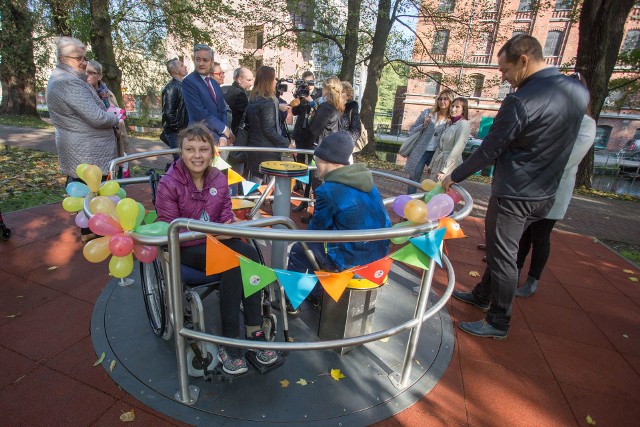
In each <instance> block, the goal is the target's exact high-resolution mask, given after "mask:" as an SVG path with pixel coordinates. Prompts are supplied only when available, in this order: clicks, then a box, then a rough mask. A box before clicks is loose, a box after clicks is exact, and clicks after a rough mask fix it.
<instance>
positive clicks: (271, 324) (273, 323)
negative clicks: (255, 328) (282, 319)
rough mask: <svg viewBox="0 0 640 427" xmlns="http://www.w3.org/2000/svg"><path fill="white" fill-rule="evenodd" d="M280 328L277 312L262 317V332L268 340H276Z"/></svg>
mask: <svg viewBox="0 0 640 427" xmlns="http://www.w3.org/2000/svg"><path fill="white" fill-rule="evenodd" d="M277 330H278V319H277V318H276V315H275V314H269V315H268V316H265V317H263V318H262V332H263V333H264V336H265V337H266V338H267V341H275V339H276V333H277Z"/></svg>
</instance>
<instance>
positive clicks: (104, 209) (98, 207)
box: [89, 196, 118, 220]
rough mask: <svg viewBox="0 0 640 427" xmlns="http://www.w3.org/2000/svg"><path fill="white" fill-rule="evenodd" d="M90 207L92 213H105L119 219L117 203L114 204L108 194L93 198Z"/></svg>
mask: <svg viewBox="0 0 640 427" xmlns="http://www.w3.org/2000/svg"><path fill="white" fill-rule="evenodd" d="M89 209H91V213H92V214H94V215H95V214H97V213H103V214H107V215H110V216H112V217H113V218H114V219H115V220H118V215H117V214H116V205H114V204H113V202H112V201H111V200H109V198H108V197H106V196H97V197H94V198H93V199H91V201H90V202H89Z"/></svg>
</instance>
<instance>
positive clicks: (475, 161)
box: [47, 34, 595, 374]
mask: <svg viewBox="0 0 640 427" xmlns="http://www.w3.org/2000/svg"><path fill="white" fill-rule="evenodd" d="M57 53H58V63H57V65H56V68H55V69H54V71H53V72H52V74H51V78H50V80H49V84H48V87H47V98H48V103H49V111H50V114H51V118H52V122H53V124H54V125H55V127H56V144H57V147H58V152H59V155H60V167H61V171H62V172H63V173H64V174H65V175H67V176H68V179H69V180H77V179H78V177H77V175H76V166H77V165H78V164H80V163H91V164H95V165H98V166H99V167H100V168H101V169H102V171H103V174H104V175H105V178H106V173H107V165H108V163H109V161H110V160H111V159H113V158H115V157H116V156H119V155H122V154H123V153H124V152H126V150H127V143H126V131H125V128H124V126H123V122H122V116H121V115H120V114H118V113H116V114H114V113H113V112H111V111H108V110H109V107H111V106H115V107H117V104H116V102H115V99H114V97H113V94H112V93H111V92H110V91H109V89H108V88H107V87H106V86H105V85H104V83H103V82H102V81H101V77H102V67H101V66H100V64H99V63H97V62H96V61H87V58H86V47H85V46H84V45H83V44H82V43H81V42H79V41H78V40H76V39H73V38H70V37H61V38H60V39H59V40H58V46H57ZM193 59H194V64H195V69H194V70H193V71H192V72H191V73H188V72H187V68H186V67H185V65H184V64H183V63H182V62H181V61H180V60H178V59H172V60H169V61H168V62H167V72H168V73H169V75H170V76H171V80H170V81H169V82H168V83H167V85H166V86H165V87H164V89H163V90H162V126H163V132H162V136H161V139H162V140H163V141H164V142H165V143H166V144H167V145H168V146H169V147H171V148H175V149H178V150H179V153H176V154H175V155H174V161H173V162H172V163H170V164H169V165H167V171H166V174H165V175H164V176H163V178H162V179H161V180H160V183H159V186H158V193H157V206H156V207H157V211H158V217H159V219H160V220H164V221H171V220H173V219H175V218H178V217H185V218H193V219H199V220H205V221H213V222H219V223H228V222H233V221H236V220H237V219H236V218H234V215H233V212H232V211H231V199H230V189H229V187H228V185H227V180H226V177H225V175H224V174H223V173H222V172H220V171H219V170H218V169H216V168H215V167H213V166H212V165H211V161H212V159H213V156H214V153H215V152H216V146H229V145H234V142H236V134H240V128H242V130H243V131H246V134H247V135H248V136H247V138H245V139H244V141H243V142H242V143H243V144H246V145H247V146H252V147H261V148H287V147H297V148H300V149H310V150H314V156H308V155H303V154H301V155H298V156H297V158H296V160H297V161H298V162H302V163H309V164H310V163H311V162H312V161H315V164H316V166H317V172H315V173H312V175H311V177H310V178H311V179H310V184H309V185H307V186H306V187H305V188H304V189H302V188H298V190H300V191H303V192H304V195H305V196H307V198H309V196H310V194H311V193H310V192H311V191H313V192H314V194H315V195H314V197H313V199H314V200H315V210H314V212H313V214H311V213H310V215H309V216H307V217H305V218H304V220H305V222H306V223H308V224H309V229H314V230H340V229H344V230H354V229H365V228H385V227H389V226H390V225H391V224H390V220H389V216H388V215H387V211H386V209H385V207H384V205H383V204H382V198H381V196H380V193H379V192H378V190H377V189H376V187H375V185H374V183H373V178H372V175H371V173H370V172H369V170H368V169H367V168H366V167H365V166H364V165H362V164H354V163H353V151H354V145H355V142H356V141H357V140H358V139H359V138H360V135H361V132H362V129H361V121H360V115H359V106H358V103H357V102H356V101H355V100H354V99H353V98H354V93H353V87H352V86H351V84H350V83H349V82H344V81H340V79H338V78H337V77H329V78H326V79H325V80H324V82H323V84H322V88H321V89H320V88H318V87H317V85H316V81H315V76H314V74H313V72H311V71H306V72H304V73H303V74H302V80H301V82H302V83H301V84H302V85H303V87H304V88H305V89H304V92H303V93H298V95H297V96H296V98H295V100H294V101H292V102H291V103H287V102H286V101H284V100H283V99H282V93H281V92H280V91H279V90H278V80H277V78H276V73H275V70H274V69H273V68H272V67H268V66H261V67H259V68H258V69H257V70H256V73H255V78H254V74H253V72H252V71H251V70H249V69H248V68H246V67H239V68H237V69H236V70H235V71H234V72H233V83H232V85H231V86H230V87H228V88H226V90H224V91H223V89H222V83H223V82H224V71H223V70H222V68H221V66H220V64H218V63H216V62H214V52H213V50H212V49H211V48H210V47H209V46H207V45H196V46H195V47H194V55H193ZM498 64H499V67H500V71H501V73H502V75H503V79H504V80H506V81H508V82H509V83H510V84H511V85H512V86H513V87H514V88H517V91H515V92H514V93H512V94H510V95H509V96H507V97H506V98H505V100H504V101H503V102H502V105H501V107H500V109H499V111H498V113H497V115H496V117H495V120H494V123H493V125H492V127H491V129H490V131H489V133H488V135H487V136H486V138H485V139H484V141H483V143H482V144H481V145H480V147H479V148H478V149H477V150H476V151H475V152H474V153H473V154H472V155H471V156H470V157H468V158H467V159H466V160H464V161H463V159H462V151H463V149H464V147H465V145H466V142H467V140H468V138H469V134H470V124H469V105H468V101H467V99H465V98H463V97H456V96H455V93H454V91H453V90H451V89H448V88H447V89H444V90H442V91H441V92H440V93H439V94H438V96H437V98H436V103H435V106H434V107H433V108H428V109H425V110H424V111H422V113H421V114H420V115H419V117H418V118H417V120H416V121H415V123H414V124H413V126H411V128H410V129H409V133H410V134H412V135H413V134H415V133H418V132H419V133H420V134H419V135H418V137H417V138H418V139H417V142H416V143H415V145H414V147H413V150H412V151H411V153H410V154H409V155H408V158H407V161H406V165H405V171H406V172H407V173H408V175H409V177H410V178H411V179H412V180H413V181H415V182H419V181H420V180H421V179H422V178H423V176H424V173H425V171H426V173H427V175H428V176H430V177H432V178H434V179H436V180H438V181H441V182H442V186H443V187H444V189H445V190H448V189H449V187H450V186H451V185H452V184H454V183H459V182H462V181H464V180H465V179H466V178H467V177H469V176H470V175H472V174H473V173H475V172H477V171H479V170H481V169H483V168H484V167H486V166H488V165H495V173H494V177H493V183H492V196H491V199H490V202H489V206H488V210H487V214H486V250H487V257H486V260H487V268H486V271H485V273H484V275H483V277H482V280H481V282H480V283H479V284H478V285H477V286H476V287H475V289H474V290H473V291H472V292H461V291H455V292H454V294H453V296H454V297H455V298H457V299H459V300H461V301H463V302H465V303H469V304H472V305H474V306H477V307H479V308H480V309H482V310H483V311H486V312H487V314H486V318H485V319H484V320H481V321H477V322H461V323H460V324H459V327H460V328H461V329H462V330H463V331H465V332H468V333H470V334H473V335H477V336H483V337H493V338H506V336H507V333H508V330H509V325H510V318H511V306H512V302H513V299H514V296H516V295H517V296H523V297H524V296H530V295H532V294H533V293H535V291H536V287H537V281H538V280H539V278H540V274H541V272H542V269H543V268H544V264H545V262H546V260H547V258H548V256H549V250H550V249H549V247H550V243H549V236H550V233H551V230H552V229H553V226H554V224H555V222H556V221H557V220H559V219H562V217H563V216H564V213H565V211H566V209H567V205H568V203H569V200H570V198H571V193H572V189H573V185H574V182H575V174H576V169H577V165H578V163H579V162H580V160H581V159H582V157H583V156H584V155H585V154H586V152H587V150H588V149H589V147H590V146H591V144H592V143H593V140H594V137H595V122H594V121H593V119H592V118H591V117H590V112H589V110H588V104H589V94H588V91H587V90H586V88H585V82H584V81H583V79H582V81H580V79H573V78H570V77H568V76H565V75H562V74H561V73H560V72H559V71H558V70H557V69H556V68H554V67H547V65H546V63H545V61H544V59H543V57H542V48H541V46H540V43H539V42H538V41H537V40H536V39H535V38H534V37H532V36H529V35H524V34H519V35H516V36H514V37H513V38H512V39H510V40H509V41H508V42H507V43H506V44H505V45H504V46H503V47H502V48H501V49H500V51H499V53H498ZM289 112H291V114H292V115H293V116H294V117H295V118H296V120H295V124H294V127H293V132H292V134H291V136H289V133H288V131H287V125H286V123H285V121H284V119H285V118H286V116H287V115H288V113H289ZM238 143H240V141H238ZM280 159H281V155H280V154H279V153H276V152H273V151H270V150H264V151H260V152H252V151H248V152H245V153H244V154H242V153H239V154H238V155H234V156H233V158H231V157H230V158H229V160H230V163H232V165H233V168H234V170H236V171H237V172H238V173H240V174H243V175H244V176H245V177H246V178H247V179H250V180H254V181H256V182H262V181H263V179H264V177H263V176H262V174H261V172H260V168H259V165H260V163H261V162H263V161H265V160H280ZM231 191H241V189H239V188H236V189H231ZM415 191H416V187H415V186H410V187H409V188H408V190H407V192H408V193H414V192H415ZM307 207H308V206H307V203H306V202H305V203H303V204H301V205H300V207H299V208H298V209H299V210H302V209H306V208H307ZM363 212H367V215H362V213H363ZM83 233H85V231H83ZM223 243H224V244H225V245H227V246H229V247H231V248H233V250H235V251H236V252H239V253H241V254H243V255H244V256H246V257H248V258H250V259H253V260H256V259H257V255H256V253H255V251H254V249H253V247H251V246H250V245H247V244H246V243H243V242H242V241H240V240H238V239H227V240H224V241H223ZM310 246H311V249H312V252H313V254H314V255H315V257H316V260H317V261H318V264H319V265H321V266H322V267H323V268H325V269H326V270H329V271H341V270H344V269H348V268H351V267H353V266H356V265H363V264H366V263H368V262H371V261H373V260H376V259H380V258H381V257H384V256H385V255H386V254H387V252H388V250H389V242H388V241H376V242H360V243H331V244H327V245H323V244H312V245H310ZM531 247H533V257H532V262H531V268H530V270H529V273H528V277H527V279H526V281H525V285H524V286H523V287H522V288H520V289H517V286H518V283H519V276H520V270H521V269H522V268H523V267H524V261H525V258H526V256H527V254H528V252H529V250H530V248H531ZM204 255H205V254H204V244H203V242H189V243H184V244H182V249H181V259H182V261H183V263H185V264H187V265H189V266H191V267H193V268H196V269H199V270H203V271H204V263H205V261H204V260H205V256H204ZM289 268H290V269H291V270H295V271H308V270H309V269H310V268H311V266H310V264H309V262H308V259H306V256H305V255H304V254H303V253H302V249H301V247H300V245H299V244H295V245H294V246H293V248H292V249H291V252H290V258H289ZM311 298H312V300H313V302H314V303H315V304H320V303H321V299H322V291H321V289H319V288H318V289H316V290H314V291H313V292H312V294H311ZM220 299H221V312H222V331H223V335H224V336H226V337H232V338H235V337H238V336H239V335H240V329H239V322H238V318H239V315H240V313H239V306H240V302H241V301H242V304H243V307H244V324H245V329H246V331H245V332H246V336H247V338H249V339H257V340H262V339H264V336H263V335H262V334H261V331H260V330H259V329H260V328H259V326H258V325H259V323H260V319H259V317H260V303H259V296H256V297H254V296H252V297H248V298H244V297H243V295H242V284H241V278H240V272H239V268H234V269H232V270H229V271H228V272H226V273H224V274H223V275H222V286H221V298H220ZM288 311H290V312H292V313H294V312H295V310H294V309H293V308H292V307H288ZM275 357H276V356H275V353H274V352H271V351H267V350H265V351H257V359H258V361H259V362H260V363H263V364H270V363H273V362H274V361H275ZM220 359H221V362H222V364H223V369H224V370H225V371H226V372H228V373H230V374H238V373H242V372H244V371H246V369H247V367H246V362H245V360H244V356H243V354H242V352H241V351H240V350H239V349H233V348H224V347H223V348H221V350H220Z"/></svg>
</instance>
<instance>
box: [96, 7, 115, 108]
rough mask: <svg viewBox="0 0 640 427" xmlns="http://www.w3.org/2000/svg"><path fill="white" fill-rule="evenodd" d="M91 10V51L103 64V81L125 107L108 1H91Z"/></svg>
mask: <svg viewBox="0 0 640 427" xmlns="http://www.w3.org/2000/svg"><path fill="white" fill-rule="evenodd" d="M89 6H90V8H91V9H90V10H91V49H92V51H93V53H95V55H96V61H98V62H99V63H100V64H102V81H103V82H104V83H105V84H106V85H107V87H108V88H109V89H110V90H111V92H113V94H114V95H115V96H116V100H117V101H118V105H119V106H120V107H124V102H123V98H122V87H121V85H120V83H121V81H122V71H120V68H118V64H117V63H116V56H115V53H114V52H113V40H112V38H111V17H110V16H109V1H108V0H89Z"/></svg>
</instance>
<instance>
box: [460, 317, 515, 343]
mask: <svg viewBox="0 0 640 427" xmlns="http://www.w3.org/2000/svg"><path fill="white" fill-rule="evenodd" d="M458 327H459V328H460V329H462V330H463V331H465V332H466V333H468V334H471V335H475V336H476V337H483V338H493V339H496V340H503V339H505V338H507V331H501V330H500V329H498V328H494V327H493V326H491V325H490V324H488V323H487V322H486V321H485V320H479V321H477V322H460V323H458Z"/></svg>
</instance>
